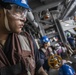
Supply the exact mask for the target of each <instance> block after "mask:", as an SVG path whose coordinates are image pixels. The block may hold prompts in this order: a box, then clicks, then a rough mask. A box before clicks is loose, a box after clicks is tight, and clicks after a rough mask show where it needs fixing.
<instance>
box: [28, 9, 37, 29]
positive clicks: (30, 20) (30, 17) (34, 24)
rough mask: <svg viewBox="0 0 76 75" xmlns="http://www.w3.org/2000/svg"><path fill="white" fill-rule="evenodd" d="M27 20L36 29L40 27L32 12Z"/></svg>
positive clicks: (29, 12)
mask: <svg viewBox="0 0 76 75" xmlns="http://www.w3.org/2000/svg"><path fill="white" fill-rule="evenodd" d="M27 19H28V20H29V22H30V23H31V24H32V25H33V26H34V27H36V28H37V27H38V23H37V22H36V21H35V18H34V15H33V13H32V11H31V10H30V11H28V13H27Z"/></svg>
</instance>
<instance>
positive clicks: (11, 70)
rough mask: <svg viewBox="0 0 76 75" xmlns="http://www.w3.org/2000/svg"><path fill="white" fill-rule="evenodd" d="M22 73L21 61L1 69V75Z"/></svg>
mask: <svg viewBox="0 0 76 75" xmlns="http://www.w3.org/2000/svg"><path fill="white" fill-rule="evenodd" d="M20 73H22V66H21V63H18V64H16V65H13V66H9V67H7V66H6V67H3V68H1V69H0V75H17V74H20Z"/></svg>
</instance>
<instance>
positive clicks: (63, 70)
mask: <svg viewBox="0 0 76 75" xmlns="http://www.w3.org/2000/svg"><path fill="white" fill-rule="evenodd" d="M58 75H76V73H75V70H74V69H73V68H72V67H71V66H69V65H67V64H64V65H62V66H61V67H60V69H59V74H58Z"/></svg>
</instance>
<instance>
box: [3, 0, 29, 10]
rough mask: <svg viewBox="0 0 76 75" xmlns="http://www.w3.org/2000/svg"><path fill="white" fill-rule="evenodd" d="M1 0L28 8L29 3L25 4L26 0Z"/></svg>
mask: <svg viewBox="0 0 76 75" xmlns="http://www.w3.org/2000/svg"><path fill="white" fill-rule="evenodd" d="M2 1H3V2H6V3H11V4H17V5H19V6H21V7H24V8H27V9H28V8H30V7H29V5H28V4H27V0H2Z"/></svg>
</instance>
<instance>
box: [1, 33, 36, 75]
mask: <svg viewBox="0 0 76 75" xmlns="http://www.w3.org/2000/svg"><path fill="white" fill-rule="evenodd" d="M25 37H26V39H25ZM26 40H28V41H27V43H28V44H27V45H28V46H27V47H26ZM34 72H35V56H34V49H33V42H32V41H31V38H30V36H29V35H28V33H24V34H21V35H18V34H14V33H11V34H9V36H8V38H7V40H6V42H5V45H4V48H2V46H1V45H0V74H1V75H34Z"/></svg>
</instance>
